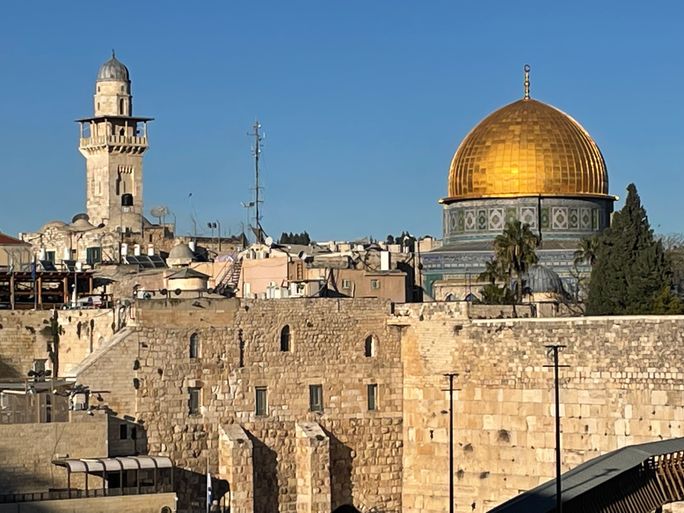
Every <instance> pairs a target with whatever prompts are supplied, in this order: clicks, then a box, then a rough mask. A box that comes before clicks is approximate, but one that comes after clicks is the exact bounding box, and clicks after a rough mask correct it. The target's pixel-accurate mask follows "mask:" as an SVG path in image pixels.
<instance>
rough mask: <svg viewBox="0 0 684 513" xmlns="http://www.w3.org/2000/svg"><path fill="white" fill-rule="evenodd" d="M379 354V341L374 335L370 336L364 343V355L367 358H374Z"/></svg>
mask: <svg viewBox="0 0 684 513" xmlns="http://www.w3.org/2000/svg"><path fill="white" fill-rule="evenodd" d="M377 352H378V339H377V338H375V336H374V335H368V336H367V337H366V340H365V342H364V347H363V354H364V356H365V357H366V358H373V357H374V356H375V355H376V354H377Z"/></svg>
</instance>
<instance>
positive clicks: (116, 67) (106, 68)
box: [97, 52, 129, 82]
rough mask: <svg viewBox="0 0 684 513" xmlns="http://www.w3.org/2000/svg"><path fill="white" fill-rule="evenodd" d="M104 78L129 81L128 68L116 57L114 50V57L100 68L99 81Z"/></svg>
mask: <svg viewBox="0 0 684 513" xmlns="http://www.w3.org/2000/svg"><path fill="white" fill-rule="evenodd" d="M103 80H117V81H120V82H128V81H129V78H128V68H127V67H126V66H124V65H123V63H122V62H121V61H119V60H118V59H117V58H116V56H115V55H114V52H112V58H111V59H109V60H108V61H107V62H105V63H104V64H103V65H102V66H100V70H99V71H98V72H97V81H98V82H101V81H103Z"/></svg>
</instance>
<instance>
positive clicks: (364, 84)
mask: <svg viewBox="0 0 684 513" xmlns="http://www.w3.org/2000/svg"><path fill="white" fill-rule="evenodd" d="M682 19H684V7H682V4H681V2H675V1H672V2H645V1H640V2H625V1H619V2H618V1H601V2H599V1H596V0H594V1H588V2H583V1H573V2H549V1H548V0H546V1H541V2H535V1H528V2H510V1H500V2H455V1H427V0H426V1H423V2H409V1H397V0H393V1H389V0H387V1H369V0H358V1H357V0H347V1H338V2H331V1H327V2H324V1H320V0H318V1H306V2H305V1H296V0H294V1H275V0H273V1H249V2H247V1H243V2H237V1H220V2H219V1H216V2H210V1H202V2H187V1H186V2H171V1H164V2H162V1H139V0H138V1H135V2H132V1H131V2H128V1H118V2H114V3H102V2H81V1H76V0H69V1H65V2H54V1H49V2H48V1H44V2H6V3H5V4H3V8H2V14H1V15H0V68H1V69H2V74H1V75H0V119H2V123H0V141H1V142H0V172H1V176H2V182H1V184H2V185H0V187H1V190H2V192H3V194H2V200H1V201H0V230H3V231H6V232H9V233H16V232H19V231H27V230H35V229H37V228H38V227H40V226H41V225H42V224H43V223H44V222H46V221H48V220H51V219H63V220H68V219H70V218H71V216H72V215H73V214H75V213H77V212H81V211H83V210H84V209H85V198H84V194H85V185H84V174H85V166H84V161H83V158H82V157H81V156H80V154H79V153H78V150H77V137H78V127H77V124H75V123H74V122H73V120H74V119H76V118H78V117H81V116H88V115H90V114H91V112H92V94H93V88H94V81H95V76H96V73H97V69H98V67H99V66H100V64H101V63H102V62H104V61H105V60H107V59H108V57H109V54H110V51H111V48H115V49H116V53H117V56H118V57H119V58H120V59H121V60H122V61H123V62H124V63H125V64H126V65H127V66H128V68H129V70H130V71H131V77H132V81H133V94H134V107H135V114H137V115H143V116H145V115H147V116H152V117H154V118H156V121H154V122H153V124H152V125H151V129H150V141H151V147H150V150H149V152H148V153H147V155H146V157H145V171H144V172H145V190H144V194H145V205H146V210H147V211H148V212H149V208H150V207H153V206H155V205H161V204H164V205H168V206H169V207H170V208H171V209H172V210H173V211H174V212H175V213H176V215H177V218H178V222H179V226H180V231H182V232H188V231H189V230H190V227H191V223H190V213H191V209H192V208H194V209H195V211H196V214H197V219H198V221H199V223H200V226H201V227H204V226H206V222H207V221H210V220H214V219H218V220H220V221H221V222H222V224H223V226H224V228H225V229H229V230H232V231H233V232H235V231H236V230H238V229H239V226H240V222H241V221H244V220H245V212H244V209H243V208H242V207H241V206H240V202H241V201H245V200H247V199H248V198H249V196H250V194H251V192H250V187H251V186H252V180H253V175H252V161H251V155H250V144H251V141H250V140H249V138H248V137H247V135H246V133H247V132H248V131H249V129H250V125H251V124H252V123H253V121H254V119H255V117H257V116H258V117H259V119H260V121H261V122H262V124H263V126H264V129H265V131H266V134H267V139H266V141H265V143H266V144H265V148H264V152H263V178H264V185H265V187H266V190H265V200H266V203H265V205H264V208H263V210H264V219H263V224H264V226H265V228H266V230H267V231H268V232H270V233H272V234H274V235H276V236H277V235H279V234H280V232H282V231H283V230H286V231H301V230H305V229H306V230H308V231H309V233H310V234H311V235H312V236H313V237H315V238H317V239H329V238H337V239H342V238H354V237H362V236H366V235H373V236H375V237H376V238H384V237H385V236H386V235H387V234H388V233H397V232H400V231H402V230H410V231H411V232H412V233H414V234H427V233H430V234H439V233H440V231H441V212H440V207H439V206H438V205H437V200H438V199H439V198H440V197H442V196H444V195H445V193H446V180H447V172H448V167H449V163H450V160H451V157H452V155H453V152H454V151H455V149H456V147H457V146H458V143H459V142H460V140H461V139H462V138H463V137H464V136H465V135H466V133H467V132H468V131H469V130H470V128H472V126H473V125H474V124H476V123H477V122H478V121H479V120H480V119H481V118H483V117H484V116H485V115H486V114H488V113H489V112H491V111H492V110H495V109H497V108H498V107H500V106H503V105H504V104H506V103H509V102H511V101H514V100H516V99H518V98H519V97H520V96H521V94H522V84H521V82H522V72H521V69H522V66H523V64H525V63H530V64H531V65H532V96H533V97H535V98H538V99H540V100H542V101H546V102H548V103H551V104H552V105H555V106H556V107H558V108H560V109H562V110H564V111H566V112H568V113H570V114H571V115H572V116H573V117H574V118H575V119H577V120H578V121H580V123H582V124H583V125H584V127H585V128H586V129H587V130H588V131H589V132H590V133H591V134H592V136H593V137H594V138H595V139H596V141H597V142H598V144H599V146H600V147H601V149H602V151H603V154H604V156H605V159H606V162H607V164H608V169H609V173H610V189H611V192H612V193H613V194H617V195H619V196H621V197H624V189H625V187H626V185H627V184H628V183H629V182H631V181H633V182H635V183H636V184H637V187H638V189H639V192H640V193H641V196H642V200H643V202H644V204H645V206H646V208H647V210H648V213H649V216H650V220H651V224H652V225H653V227H654V228H656V230H657V231H660V232H684V216H682V191H683V190H684V178H683V177H684V170H683V169H682V167H683V166H684V164H683V162H684V100H683V95H684V62H683V59H682V55H683V54H684V44H683V43H684V31H683V30H682V25H681V23H682ZM190 192H192V193H193V204H192V205H191V204H190V202H189V200H188V193H190ZM204 231H205V233H207V232H208V230H207V229H206V228H204Z"/></svg>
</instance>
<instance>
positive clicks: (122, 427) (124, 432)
mask: <svg viewBox="0 0 684 513" xmlns="http://www.w3.org/2000/svg"><path fill="white" fill-rule="evenodd" d="M126 438H128V426H126V424H119V440H126Z"/></svg>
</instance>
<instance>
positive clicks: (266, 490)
mask: <svg viewBox="0 0 684 513" xmlns="http://www.w3.org/2000/svg"><path fill="white" fill-rule="evenodd" d="M249 438H250V440H251V441H252V447H253V449H252V451H253V466H254V513H270V512H272V511H279V508H278V503H279V501H278V458H277V456H278V455H277V453H276V452H275V451H274V450H273V449H271V448H270V447H268V446H267V445H266V444H264V443H263V442H262V441H261V440H259V439H258V438H256V437H255V436H254V435H253V434H252V433H249Z"/></svg>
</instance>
